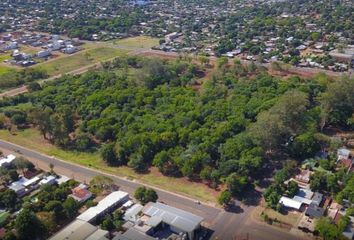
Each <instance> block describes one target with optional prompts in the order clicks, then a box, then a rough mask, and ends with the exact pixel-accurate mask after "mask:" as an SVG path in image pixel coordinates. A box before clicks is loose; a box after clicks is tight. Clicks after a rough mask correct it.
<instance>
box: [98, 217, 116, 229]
mask: <svg viewBox="0 0 354 240" xmlns="http://www.w3.org/2000/svg"><path fill="white" fill-rule="evenodd" d="M101 228H102V229H103V230H107V231H112V230H113V229H115V225H114V223H113V220H112V217H111V216H110V215H108V216H107V217H105V219H104V220H103V222H102V223H101Z"/></svg>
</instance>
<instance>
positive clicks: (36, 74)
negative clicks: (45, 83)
mask: <svg viewBox="0 0 354 240" xmlns="http://www.w3.org/2000/svg"><path fill="white" fill-rule="evenodd" d="M47 77H48V74H47V73H46V72H45V71H43V70H40V69H32V68H27V69H23V70H20V71H15V70H14V71H10V72H8V73H4V74H1V75H0V90H1V89H7V88H13V87H17V86H20V85H23V84H26V83H32V82H33V81H36V80H39V79H44V78H47Z"/></svg>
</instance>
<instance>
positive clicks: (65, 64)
mask: <svg viewBox="0 0 354 240" xmlns="http://www.w3.org/2000/svg"><path fill="white" fill-rule="evenodd" d="M125 53H126V51H124V50H120V49H115V48H108V47H96V48H91V49H87V50H83V51H80V52H78V53H76V54H73V55H68V56H62V57H59V58H57V59H52V60H49V61H47V62H43V63H41V64H37V65H35V66H34V68H40V69H44V70H45V71H47V73H48V74H49V75H50V76H55V75H58V74H65V73H68V72H70V71H73V70H75V69H79V68H82V67H85V66H88V65H91V64H94V63H97V62H100V61H105V60H109V59H111V58H114V57H117V56H121V55H124V54H125Z"/></svg>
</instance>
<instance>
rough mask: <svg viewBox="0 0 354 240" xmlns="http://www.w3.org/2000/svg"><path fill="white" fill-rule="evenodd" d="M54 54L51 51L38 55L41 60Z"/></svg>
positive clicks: (40, 52)
mask: <svg viewBox="0 0 354 240" xmlns="http://www.w3.org/2000/svg"><path fill="white" fill-rule="evenodd" d="M51 54H52V53H51V52H50V51H49V50H43V51H39V52H38V53H37V57H39V58H46V57H49V56H50V55H51Z"/></svg>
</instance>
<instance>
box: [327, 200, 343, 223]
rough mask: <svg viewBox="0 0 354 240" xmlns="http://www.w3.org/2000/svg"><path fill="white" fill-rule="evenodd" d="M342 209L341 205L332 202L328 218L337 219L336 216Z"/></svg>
mask: <svg viewBox="0 0 354 240" xmlns="http://www.w3.org/2000/svg"><path fill="white" fill-rule="evenodd" d="M341 208H342V206H341V205H340V204H338V203H336V202H332V203H331V205H330V206H329V208H328V210H327V216H328V217H329V218H331V219H332V220H334V219H336V216H337V214H338V212H339V210H340V209H341Z"/></svg>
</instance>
